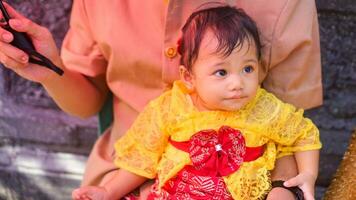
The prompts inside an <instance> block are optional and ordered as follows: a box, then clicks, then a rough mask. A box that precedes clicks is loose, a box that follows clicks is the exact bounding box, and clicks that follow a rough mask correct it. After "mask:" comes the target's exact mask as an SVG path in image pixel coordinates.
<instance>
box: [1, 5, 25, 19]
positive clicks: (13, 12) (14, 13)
mask: <svg viewBox="0 0 356 200" xmlns="http://www.w3.org/2000/svg"><path fill="white" fill-rule="evenodd" d="M3 4H4V6H5V9H6V10H7V13H8V14H9V15H10V17H11V18H17V19H22V18H25V17H24V16H23V15H21V14H20V13H19V12H17V11H16V10H15V9H14V8H13V7H11V6H10V5H9V4H8V3H7V2H4V1H3ZM1 14H2V13H1Z"/></svg>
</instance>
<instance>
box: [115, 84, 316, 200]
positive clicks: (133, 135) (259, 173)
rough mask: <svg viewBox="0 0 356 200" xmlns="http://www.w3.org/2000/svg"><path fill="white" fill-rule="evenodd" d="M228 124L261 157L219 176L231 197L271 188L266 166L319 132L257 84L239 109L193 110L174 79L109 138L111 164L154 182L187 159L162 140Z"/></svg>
mask: <svg viewBox="0 0 356 200" xmlns="http://www.w3.org/2000/svg"><path fill="white" fill-rule="evenodd" d="M223 125H225V126H229V127H232V128H234V129H238V130H240V131H241V133H242V135H243V136H244V138H245V142H246V146H249V147H257V146H264V147H265V150H264V153H263V155H262V156H261V157H259V158H258V159H256V160H254V161H252V162H244V163H242V165H241V167H240V168H239V169H238V170H237V171H235V172H234V173H232V174H230V175H228V176H225V177H223V179H224V182H225V184H226V187H227V189H228V191H229V192H230V193H231V196H232V197H233V199H237V200H240V199H251V200H252V199H263V198H264V197H265V195H266V194H267V193H268V191H269V190H270V187H271V183H270V178H269V171H270V170H272V169H273V168H274V163H275V160H276V158H277V157H280V156H283V155H286V154H291V153H293V152H296V151H306V150H313V149H320V148H321V143H320V140H319V131H318V129H317V128H316V126H315V125H314V124H313V123H312V122H311V120H309V119H307V118H304V117H303V110H298V109H296V108H295V107H293V106H292V105H290V104H286V103H283V102H281V101H280V100H278V99H277V98H276V97H275V96H274V95H272V94H271V93H268V92H267V91H265V90H264V89H262V88H259V89H258V92H257V95H256V97H255V98H254V99H253V100H252V101H251V102H249V103H248V104H247V105H246V106H244V107H243V108H242V109H240V110H238V111H234V112H227V111H204V112H200V111H198V110H197V109H196V108H195V107H194V105H193V103H192V102H191V99H190V96H189V93H188V91H187V89H186V88H185V87H184V84H182V83H181V82H180V81H176V82H175V83H174V85H173V88H172V89H171V90H169V91H167V92H165V93H164V94H162V95H161V96H160V97H158V98H157V99H155V100H153V101H151V102H150V103H149V104H148V105H147V106H146V108H145V109H144V111H143V112H142V113H141V114H140V115H139V116H138V117H137V119H136V121H135V122H134V123H133V125H132V127H131V128H130V129H129V130H128V132H127V133H126V134H125V135H124V136H123V137H122V138H120V139H119V140H118V141H117V142H116V143H115V150H116V158H115V164H116V165H117V167H119V168H123V169H126V170H128V171H130V172H133V173H135V174H138V175H141V176H144V177H147V178H150V179H153V178H156V179H158V183H159V185H158V186H159V187H162V186H164V184H165V183H166V182H167V181H168V180H169V179H171V178H173V177H174V176H175V175H176V174H177V173H178V172H179V171H180V170H182V169H183V168H184V167H185V166H186V165H190V164H191V160H190V157H189V153H187V152H184V151H181V150H178V149H177V148H175V147H174V146H172V145H171V144H170V143H169V142H168V141H169V139H171V140H174V141H178V142H180V141H182V142H183V141H188V140H189V139H190V137H191V136H192V135H193V134H194V133H197V132H198V131H200V130H206V129H214V130H217V129H219V128H220V127H221V126H223Z"/></svg>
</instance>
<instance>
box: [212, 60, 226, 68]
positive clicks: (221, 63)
mask: <svg viewBox="0 0 356 200" xmlns="http://www.w3.org/2000/svg"><path fill="white" fill-rule="evenodd" d="M225 64H226V62H224V61H221V62H217V63H213V64H212V65H210V66H211V67H219V66H221V65H225Z"/></svg>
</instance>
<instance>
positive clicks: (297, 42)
mask: <svg viewBox="0 0 356 200" xmlns="http://www.w3.org/2000/svg"><path fill="white" fill-rule="evenodd" d="M268 66H269V67H268V68H269V71H268V73H267V77H266V79H265V80H264V82H263V86H264V88H266V89H267V90H268V91H270V92H272V93H274V94H275V95H276V96H278V97H279V98H280V99H282V100H283V101H285V102H288V103H291V104H293V105H295V106H297V107H299V108H304V109H307V108H311V107H315V106H319V105H321V104H322V83H321V61H320V41H319V27H318V19H317V13H316V6H315V2H314V1H308V0H301V1H287V2H286V4H285V5H284V8H283V9H282V11H281V13H280V15H279V17H278V19H277V22H276V24H275V27H274V31H273V36H272V41H271V57H270V62H269V63H268Z"/></svg>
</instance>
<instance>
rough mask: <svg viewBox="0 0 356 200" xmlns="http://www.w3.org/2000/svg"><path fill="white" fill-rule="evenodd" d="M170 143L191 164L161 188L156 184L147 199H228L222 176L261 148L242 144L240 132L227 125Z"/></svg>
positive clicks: (256, 156)
mask: <svg viewBox="0 0 356 200" xmlns="http://www.w3.org/2000/svg"><path fill="white" fill-rule="evenodd" d="M170 143H171V144H172V145H173V146H175V147H176V148H178V149H180V150H183V151H186V152H188V153H189V155H190V159H191V161H192V165H188V166H185V167H184V168H183V169H182V170H181V171H180V172H179V173H178V174H177V176H175V177H174V178H172V179H170V180H169V181H168V182H167V183H166V184H165V185H164V186H163V188H161V189H159V188H158V183H156V184H155V185H154V186H153V187H152V190H151V193H150V195H149V197H148V199H149V200H207V199H213V200H230V199H232V197H231V194H230V193H229V191H228V190H227V188H226V185H225V183H224V179H223V178H222V177H223V176H227V175H230V174H232V173H233V172H235V171H236V170H238V169H239V168H240V166H241V164H242V163H243V162H244V161H245V162H247V161H252V160H255V159H257V158H258V157H260V156H261V155H262V154H263V150H264V147H263V146H260V147H246V143H245V138H244V137H243V135H242V134H241V132H240V131H239V130H235V129H233V128H230V127H228V126H222V127H221V128H220V129H219V130H218V131H215V130H202V131H199V132H197V133H195V134H194V135H193V136H192V137H191V138H190V140H189V141H187V142H176V141H172V140H170Z"/></svg>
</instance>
